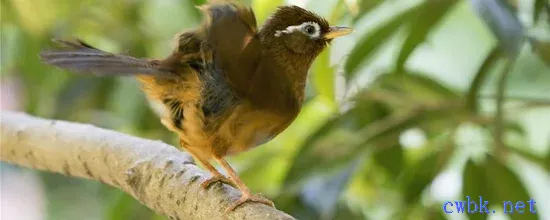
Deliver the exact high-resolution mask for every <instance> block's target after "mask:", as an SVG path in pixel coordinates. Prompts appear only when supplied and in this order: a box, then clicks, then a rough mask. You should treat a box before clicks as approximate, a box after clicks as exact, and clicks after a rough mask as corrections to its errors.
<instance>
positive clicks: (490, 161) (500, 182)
mask: <svg viewBox="0 0 550 220" xmlns="http://www.w3.org/2000/svg"><path fill="white" fill-rule="evenodd" d="M463 176H464V188H463V194H464V197H466V196H470V197H471V200H472V201H476V200H477V203H478V206H479V196H482V197H483V200H486V201H488V202H489V207H488V209H489V212H492V211H493V210H492V209H491V208H494V206H496V207H502V208H504V206H505V202H508V201H510V202H512V204H513V207H514V213H513V214H511V213H508V214H506V215H507V216H508V217H510V218H511V219H538V217H537V214H533V213H530V210H529V204H528V201H529V200H530V199H531V198H532V197H530V196H529V194H528V193H527V190H526V189H525V187H524V186H523V184H522V183H521V181H520V180H519V177H518V176H517V175H516V174H515V173H513V172H512V171H511V170H510V169H509V168H508V167H507V166H506V165H505V164H503V163H502V162H501V161H499V160H498V159H497V158H495V157H494V156H488V157H487V158H486V161H485V162H484V163H483V164H480V165H476V164H475V163H474V162H473V161H471V160H470V161H468V163H467V164H466V168H465V170H464V175H463ZM464 199H465V198H464ZM520 201H522V202H523V203H524V205H525V208H524V213H523V214H521V213H518V212H517V211H516V209H515V205H516V204H517V202H520ZM491 205H492V206H493V207H490V206H491ZM510 207H511V206H510V205H508V206H507V207H506V208H507V211H510ZM486 216H487V215H486V214H479V213H477V214H473V215H470V218H471V219H473V218H475V219H484V218H485V217H486Z"/></svg>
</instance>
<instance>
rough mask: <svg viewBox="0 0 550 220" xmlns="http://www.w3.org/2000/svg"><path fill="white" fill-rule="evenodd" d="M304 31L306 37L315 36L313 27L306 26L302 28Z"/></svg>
mask: <svg viewBox="0 0 550 220" xmlns="http://www.w3.org/2000/svg"><path fill="white" fill-rule="evenodd" d="M304 31H305V32H306V34H308V35H313V34H315V27H313V25H307V26H305V27H304Z"/></svg>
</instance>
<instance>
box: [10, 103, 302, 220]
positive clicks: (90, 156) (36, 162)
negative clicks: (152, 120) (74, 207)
mask: <svg viewBox="0 0 550 220" xmlns="http://www.w3.org/2000/svg"><path fill="white" fill-rule="evenodd" d="M0 117H1V118H0V121H1V123H0V124H1V127H0V130H1V134H2V136H1V141H0V143H1V145H0V148H1V157H0V158H1V160H2V161H4V162H8V163H12V164H16V165H19V166H23V167H28V168H32V169H37V170H43V171H50V172H56V173H61V174H65V175H68V176H75V177H82V178H87V179H93V180H97V181H100V182H102V183H105V184H109V185H111V186H114V187H117V188H119V189H121V190H123V191H125V192H127V193H129V194H130V195H132V196H133V197H134V198H136V199H137V200H139V201H140V202H141V203H143V204H144V205H146V206H148V207H150V208H151V209H153V210H155V211H156V212H157V213H160V214H162V215H165V216H167V217H169V218H171V219H182V220H184V219H185V220H188V219H294V218H293V217H291V216H289V215H287V214H285V213H284V212H281V211H278V210H276V209H274V208H271V207H269V206H266V205H263V204H256V203H249V204H246V205H244V206H242V207H239V208H237V209H236V210H235V211H234V212H230V213H225V209H226V208H227V207H228V206H229V204H230V203H231V202H232V201H235V200H237V199H238V198H239V196H240V192H239V191H238V190H237V189H234V188H232V187H230V186H227V185H221V184H215V185H213V186H212V187H210V189H208V190H204V189H202V188H201V187H200V186H199V184H200V183H201V182H202V181H204V180H206V179H207V178H208V177H209V176H210V175H209V174H207V173H205V172H204V171H202V170H200V169H199V168H198V167H197V166H196V165H195V164H194V163H193V161H192V159H191V158H190V156H189V155H187V154H185V153H183V152H181V151H179V150H178V149H176V148H175V147H173V146H170V145H167V144H165V143H163V142H160V141H152V140H145V139H141V138H136V137H132V136H129V135H125V134H121V133H118V132H114V131H109V130H106V129H102V128H98V127H94V126H92V125H86V124H78V123H71V122H65V121H56V120H46V119H40V118H36V117H32V116H29V115H27V114H25V113H16V112H2V113H1V115H0Z"/></svg>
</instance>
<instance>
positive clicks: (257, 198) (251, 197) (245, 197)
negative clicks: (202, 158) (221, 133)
mask: <svg viewBox="0 0 550 220" xmlns="http://www.w3.org/2000/svg"><path fill="white" fill-rule="evenodd" d="M214 158H215V159H216V160H217V161H218V163H220V165H221V166H222V167H223V168H224V169H225V171H227V173H228V174H229V177H230V178H231V180H233V183H234V184H235V185H236V186H237V188H239V190H240V191H241V193H242V195H241V198H240V199H239V200H238V201H237V202H235V203H234V204H233V205H231V206H230V207H229V208H227V210H226V211H233V210H235V208H237V207H239V206H240V205H242V204H244V203H246V202H259V203H263V204H266V205H269V206H271V207H275V204H273V202H272V201H270V200H269V199H266V198H265V197H263V196H262V195H260V194H252V191H250V189H249V188H248V187H247V186H246V185H245V184H244V182H243V181H242V180H241V179H240V178H239V176H238V175H237V173H236V172H235V170H233V168H232V167H231V165H229V163H227V161H225V160H224V159H223V158H221V157H214Z"/></svg>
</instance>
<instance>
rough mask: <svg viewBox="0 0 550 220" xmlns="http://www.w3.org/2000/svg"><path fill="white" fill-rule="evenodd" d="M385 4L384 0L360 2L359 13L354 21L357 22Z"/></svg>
mask: <svg viewBox="0 0 550 220" xmlns="http://www.w3.org/2000/svg"><path fill="white" fill-rule="evenodd" d="M382 3H384V0H359V2H358V4H359V13H358V14H357V16H356V17H355V18H354V19H353V21H354V22H357V20H359V19H360V18H361V17H362V16H363V15H365V14H367V13H369V12H370V11H371V10H372V9H374V8H376V7H378V6H379V5H381V4H382Z"/></svg>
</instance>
